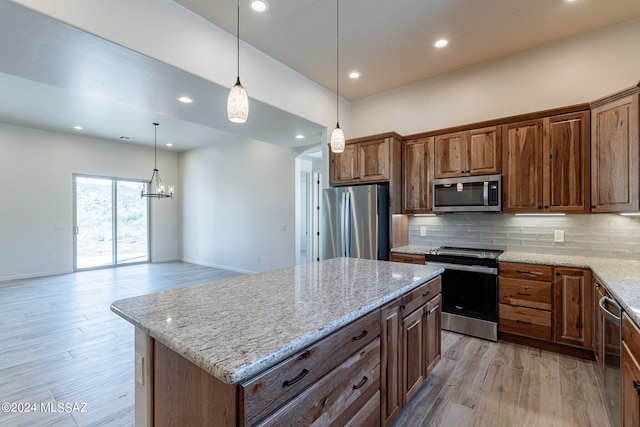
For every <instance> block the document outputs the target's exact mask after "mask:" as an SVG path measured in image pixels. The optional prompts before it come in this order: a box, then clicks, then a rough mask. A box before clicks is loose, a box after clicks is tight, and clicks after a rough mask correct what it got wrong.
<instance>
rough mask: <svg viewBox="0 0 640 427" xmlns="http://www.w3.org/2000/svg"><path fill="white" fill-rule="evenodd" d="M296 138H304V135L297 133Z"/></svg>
mask: <svg viewBox="0 0 640 427" xmlns="http://www.w3.org/2000/svg"><path fill="white" fill-rule="evenodd" d="M296 139H304V135H301V134H297V135H296Z"/></svg>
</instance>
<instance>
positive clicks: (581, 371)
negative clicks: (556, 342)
mask: <svg viewBox="0 0 640 427" xmlns="http://www.w3.org/2000/svg"><path fill="white" fill-rule="evenodd" d="M559 365H560V388H561V392H562V419H563V422H564V426H565V427H570V426H571V427H574V426H575V427H589V426H594V427H595V426H606V425H608V423H609V420H608V419H607V416H606V414H605V413H603V411H601V410H598V408H599V407H600V405H604V402H603V401H602V398H601V396H600V392H599V390H598V388H597V385H596V378H595V370H594V368H593V363H592V362H590V361H587V360H582V359H576V358H572V357H567V356H562V355H560V356H559Z"/></svg>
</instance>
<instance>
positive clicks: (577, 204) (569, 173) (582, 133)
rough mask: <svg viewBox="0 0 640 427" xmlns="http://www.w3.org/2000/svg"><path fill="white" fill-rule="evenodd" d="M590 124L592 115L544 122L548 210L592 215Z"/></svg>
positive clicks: (545, 187) (569, 116)
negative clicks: (590, 213)
mask: <svg viewBox="0 0 640 427" xmlns="http://www.w3.org/2000/svg"><path fill="white" fill-rule="evenodd" d="M589 122H590V114H589V112H588V111H582V112H579V113H572V114H563V115H559V116H553V117H547V118H545V119H544V120H543V123H544V124H543V131H544V136H543V147H542V179H543V187H542V188H543V192H542V199H543V200H542V201H543V206H544V209H545V210H548V211H550V212H552V211H562V212H567V213H583V212H589V210H590V194H589V177H590V171H589V153H590V144H589V141H590V135H589V134H590V125H589Z"/></svg>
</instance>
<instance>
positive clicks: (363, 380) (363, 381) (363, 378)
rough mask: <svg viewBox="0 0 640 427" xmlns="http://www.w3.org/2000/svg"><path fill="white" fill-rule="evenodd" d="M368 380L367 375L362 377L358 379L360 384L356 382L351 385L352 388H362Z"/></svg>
mask: <svg viewBox="0 0 640 427" xmlns="http://www.w3.org/2000/svg"><path fill="white" fill-rule="evenodd" d="M368 380H369V378H367V377H362V381H360V384H356V385H354V386H353V389H354V390H357V389H359V388H362V386H363V385H365V384H366V383H367V381H368Z"/></svg>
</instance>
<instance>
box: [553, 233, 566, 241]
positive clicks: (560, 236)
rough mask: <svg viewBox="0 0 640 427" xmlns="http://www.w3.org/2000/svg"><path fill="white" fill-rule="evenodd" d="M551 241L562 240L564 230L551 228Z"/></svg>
mask: <svg viewBox="0 0 640 427" xmlns="http://www.w3.org/2000/svg"><path fill="white" fill-rule="evenodd" d="M553 241H554V242H557V243H563V242H564V230H553Z"/></svg>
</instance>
